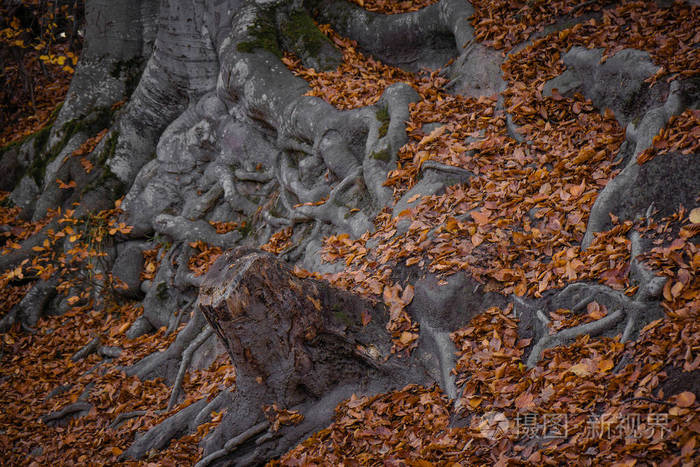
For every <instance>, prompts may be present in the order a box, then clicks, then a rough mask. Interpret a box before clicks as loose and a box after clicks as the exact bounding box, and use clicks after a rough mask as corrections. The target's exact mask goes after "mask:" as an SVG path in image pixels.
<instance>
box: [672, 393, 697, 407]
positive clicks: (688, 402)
mask: <svg viewBox="0 0 700 467" xmlns="http://www.w3.org/2000/svg"><path fill="white" fill-rule="evenodd" d="M694 403H695V394H694V393H692V392H690V391H684V392H682V393H680V394H678V395H677V396H676V405H677V406H678V407H682V408H687V407H690V406H692V405H693V404H694Z"/></svg>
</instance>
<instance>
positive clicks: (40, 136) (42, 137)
mask: <svg viewBox="0 0 700 467" xmlns="http://www.w3.org/2000/svg"><path fill="white" fill-rule="evenodd" d="M50 134H51V126H50V125H46V126H45V127H44V128H42V129H41V130H39V131H37V132H36V133H35V134H34V154H39V153H40V152H41V151H42V150H43V149H44V146H46V143H47V142H48V140H49V135H50Z"/></svg>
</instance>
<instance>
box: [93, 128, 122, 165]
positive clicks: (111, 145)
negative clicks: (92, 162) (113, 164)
mask: <svg viewBox="0 0 700 467" xmlns="http://www.w3.org/2000/svg"><path fill="white" fill-rule="evenodd" d="M117 141H119V132H118V131H113V132H112V134H111V135H109V138H108V139H107V141H105V147H104V149H103V150H102V152H100V155H99V156H97V163H98V164H100V165H105V163H106V162H107V161H108V160H109V159H110V158H111V157H112V156H113V155H114V152H115V151H116V150H117Z"/></svg>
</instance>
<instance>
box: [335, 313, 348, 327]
mask: <svg viewBox="0 0 700 467" xmlns="http://www.w3.org/2000/svg"><path fill="white" fill-rule="evenodd" d="M333 317H334V318H335V319H336V320H337V321H340V322H341V323H343V324H344V325H346V326H347V327H350V326H352V321H351V320H350V317H349V316H348V315H347V314H346V313H345V312H343V311H334V312H333Z"/></svg>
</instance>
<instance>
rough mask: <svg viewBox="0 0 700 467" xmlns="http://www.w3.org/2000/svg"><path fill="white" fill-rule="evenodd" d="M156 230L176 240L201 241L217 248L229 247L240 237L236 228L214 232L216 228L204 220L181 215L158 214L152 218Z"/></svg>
mask: <svg viewBox="0 0 700 467" xmlns="http://www.w3.org/2000/svg"><path fill="white" fill-rule="evenodd" d="M153 228H154V229H155V231H156V232H159V233H162V234H165V235H167V236H169V237H171V238H173V239H174V240H176V241H177V242H195V241H198V240H200V241H203V242H205V243H208V244H210V245H213V246H218V247H219V248H231V247H233V245H235V244H236V243H237V242H238V241H239V240H240V239H241V233H240V232H239V231H237V230H234V231H232V232H229V233H226V234H218V233H216V229H214V227H212V226H211V224H209V223H208V222H206V221H203V220H197V221H191V220H188V219H186V218H184V217H183V216H171V215H168V214H160V215H159V216H158V217H156V218H155V219H154V220H153Z"/></svg>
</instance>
